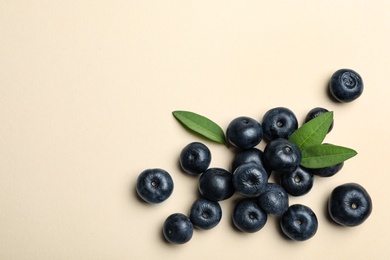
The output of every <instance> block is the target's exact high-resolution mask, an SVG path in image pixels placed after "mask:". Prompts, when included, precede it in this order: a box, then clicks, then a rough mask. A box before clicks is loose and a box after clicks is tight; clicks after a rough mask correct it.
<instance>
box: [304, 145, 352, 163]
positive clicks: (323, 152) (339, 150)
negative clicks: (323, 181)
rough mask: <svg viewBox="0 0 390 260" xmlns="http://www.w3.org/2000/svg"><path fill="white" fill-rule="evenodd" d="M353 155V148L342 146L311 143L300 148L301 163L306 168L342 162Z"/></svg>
mask: <svg viewBox="0 0 390 260" xmlns="http://www.w3.org/2000/svg"><path fill="white" fill-rule="evenodd" d="M355 155H357V152H356V151H355V150H353V149H350V148H346V147H342V146H337V145H331V144H319V145H312V146H310V147H308V148H306V149H304V150H302V161H301V165H302V166H303V167H306V168H324V167H328V166H332V165H336V164H338V163H341V162H344V161H345V160H348V159H349V158H351V157H353V156H355Z"/></svg>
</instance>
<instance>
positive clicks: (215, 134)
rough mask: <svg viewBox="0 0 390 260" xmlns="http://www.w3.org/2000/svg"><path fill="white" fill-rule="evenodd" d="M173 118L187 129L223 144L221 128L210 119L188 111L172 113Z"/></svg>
mask: <svg viewBox="0 0 390 260" xmlns="http://www.w3.org/2000/svg"><path fill="white" fill-rule="evenodd" d="M172 114H173V116H174V117H175V118H176V119H177V120H178V121H179V122H180V123H182V124H183V125H184V126H185V127H187V128H188V129H190V130H192V131H194V132H196V133H198V134H200V135H202V136H204V137H206V138H208V139H210V140H211V141H214V142H217V143H221V144H225V145H226V140H225V134H224V131H223V130H222V128H221V127H220V126H219V125H217V124H216V123H214V122H213V121H211V120H210V119H208V118H206V117H204V116H202V115H199V114H196V113H194V112H190V111H180V110H177V111H173V112H172Z"/></svg>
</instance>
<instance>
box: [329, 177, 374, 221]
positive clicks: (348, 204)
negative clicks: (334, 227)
mask: <svg viewBox="0 0 390 260" xmlns="http://www.w3.org/2000/svg"><path fill="white" fill-rule="evenodd" d="M328 211H329V215H330V216H331V218H332V219H333V220H334V221H335V222H336V223H338V224H340V225H342V226H349V227H354V226H358V225H360V224H362V223H363V222H364V221H366V219H367V218H368V217H369V216H370V215H371V212H372V200H371V197H370V195H369V194H368V192H367V191H366V189H365V188H363V187H362V186H361V185H360V184H357V183H346V184H342V185H339V186H337V187H336V188H334V190H333V191H332V193H331V195H330V197H329V200H328Z"/></svg>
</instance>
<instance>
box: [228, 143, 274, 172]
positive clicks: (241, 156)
mask: <svg viewBox="0 0 390 260" xmlns="http://www.w3.org/2000/svg"><path fill="white" fill-rule="evenodd" d="M250 162H253V163H257V164H259V165H261V166H263V168H264V169H265V171H266V172H267V175H268V178H269V177H270V176H271V172H272V171H271V170H269V169H268V168H267V167H266V165H265V164H264V160H263V151H261V150H260V149H258V148H249V149H245V150H241V151H238V152H237V153H236V154H235V155H234V158H233V162H232V172H234V171H235V170H236V169H237V167H238V166H240V165H242V164H245V163H250Z"/></svg>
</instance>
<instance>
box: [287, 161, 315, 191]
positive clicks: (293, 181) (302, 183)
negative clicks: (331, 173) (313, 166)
mask: <svg viewBox="0 0 390 260" xmlns="http://www.w3.org/2000/svg"><path fill="white" fill-rule="evenodd" d="M313 183H314V176H313V173H312V172H311V170H309V169H306V168H304V167H302V166H298V167H297V168H296V170H295V171H293V172H287V173H283V174H281V175H280V184H281V185H282V187H283V188H284V189H285V190H286V192H287V193H288V194H290V195H292V196H302V195H305V194H306V193H308V192H309V191H310V190H311V189H312V187H313Z"/></svg>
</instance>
